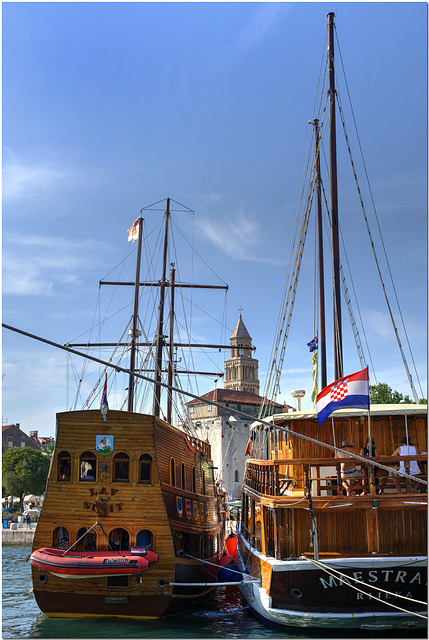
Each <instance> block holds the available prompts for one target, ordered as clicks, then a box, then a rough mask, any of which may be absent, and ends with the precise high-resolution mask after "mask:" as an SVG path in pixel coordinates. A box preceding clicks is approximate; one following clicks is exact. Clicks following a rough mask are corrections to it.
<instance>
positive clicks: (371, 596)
mask: <svg viewBox="0 0 429 640" xmlns="http://www.w3.org/2000/svg"><path fill="white" fill-rule="evenodd" d="M303 555H304V556H305V558H306V559H307V560H308V561H309V562H311V563H312V564H314V565H315V566H316V567H317V568H318V569H321V570H322V571H325V573H327V574H328V575H330V576H332V577H333V578H335V577H337V576H344V578H342V577H337V580H340V582H343V583H344V584H347V585H348V586H349V587H351V588H352V589H355V590H356V591H359V592H360V593H362V594H363V595H365V596H368V597H370V598H373V599H374V600H378V601H379V602H381V603H382V604H386V605H387V606H389V607H393V608H394V609H398V610H399V611H403V612H404V613H408V614H410V615H413V616H417V617H418V618H423V619H424V620H427V616H424V615H422V614H420V613H417V612H415V611H408V609H403V608H402V607H398V606H397V605H395V604H392V603H391V602H387V601H386V600H382V599H381V598H377V596H374V595H372V593H368V592H367V591H364V590H363V589H359V588H358V587H355V586H354V585H353V584H350V582H349V580H353V581H354V582H359V584H363V585H364V586H365V587H369V588H373V589H377V590H378V591H383V593H388V594H389V595H392V596H394V597H396V598H404V599H405V600H411V601H412V602H416V603H418V604H423V605H425V606H426V607H427V603H426V602H422V601H421V600H414V599H413V598H407V597H406V596H401V595H399V594H397V593H392V592H391V591H385V590H384V589H381V588H379V587H375V586H373V585H371V584H367V583H366V582H362V581H361V580H357V579H356V578H352V577H351V576H348V575H347V574H345V573H341V572H340V571H337V570H336V569H333V568H332V567H330V569H331V570H329V569H327V567H326V566H325V565H324V564H322V563H321V562H318V561H317V560H313V559H312V558H309V557H308V556H307V555H306V554H303ZM333 572H335V573H336V574H337V576H335V575H334V573H333Z"/></svg>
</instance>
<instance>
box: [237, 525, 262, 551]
mask: <svg viewBox="0 0 429 640" xmlns="http://www.w3.org/2000/svg"><path fill="white" fill-rule="evenodd" d="M242 532H243V533H244V538H245V539H246V540H248V541H249V542H250V545H251V546H252V547H253V548H254V549H256V550H257V551H260V552H262V539H261V537H260V536H258V535H256V534H255V533H252V532H251V530H250V529H249V528H248V527H246V526H245V525H243V524H242Z"/></svg>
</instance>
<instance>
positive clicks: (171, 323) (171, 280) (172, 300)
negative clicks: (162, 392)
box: [167, 264, 176, 424]
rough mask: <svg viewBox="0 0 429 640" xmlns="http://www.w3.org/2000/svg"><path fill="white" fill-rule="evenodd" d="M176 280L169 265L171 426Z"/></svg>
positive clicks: (169, 400)
mask: <svg viewBox="0 0 429 640" xmlns="http://www.w3.org/2000/svg"><path fill="white" fill-rule="evenodd" d="M175 280H176V269H175V268H174V264H172V265H171V271H170V340H169V357H168V380H167V382H168V387H169V390H168V394H167V422H168V423H169V424H171V418H172V405H173V391H172V390H171V387H172V386H173V366H174V364H173V358H174V283H175Z"/></svg>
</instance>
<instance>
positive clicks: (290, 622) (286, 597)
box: [238, 406, 427, 630]
mask: <svg viewBox="0 0 429 640" xmlns="http://www.w3.org/2000/svg"><path fill="white" fill-rule="evenodd" d="M401 412H402V413H401ZM404 414H406V419H407V422H406V423H405V417H404ZM313 416H314V417H313ZM426 420H427V418H426V412H425V411H424V410H423V409H420V408H419V407H403V408H400V407H398V408H397V409H393V410H391V411H389V410H388V409H387V408H385V407H382V406H381V407H378V408H377V407H372V414H371V425H372V434H373V437H374V438H375V441H376V442H377V444H378V446H379V447H380V450H381V451H382V452H383V453H384V456H383V454H382V453H380V455H379V457H378V458H377V461H379V462H380V463H381V464H383V466H385V467H386V465H389V464H390V465H392V464H394V463H395V461H396V460H397V458H395V457H392V456H391V452H392V451H393V450H394V449H395V447H396V443H397V442H400V440H401V438H402V437H403V436H404V435H405V424H407V428H408V433H409V434H411V438H412V439H413V442H416V443H417V444H418V449H419V451H426V450H427V421H426ZM273 422H274V426H273V428H272V429H271V430H270V431H269V440H268V442H267V441H265V443H266V444H265V451H266V452H267V455H266V457H263V458H262V457H257V456H254V457H253V458H252V459H251V460H249V461H248V463H247V468H246V477H245V482H244V485H243V496H242V510H241V522H240V535H239V538H240V544H239V551H240V553H239V563H238V564H239V568H240V570H242V571H246V572H247V574H248V575H249V576H255V577H257V578H258V581H257V582H251V581H250V579H245V580H244V581H243V583H242V584H241V585H240V590H241V592H242V594H243V595H244V597H245V599H246V600H247V602H248V603H249V605H250V606H251V607H252V608H253V609H254V611H255V612H257V613H258V614H259V615H260V616H262V617H263V618H266V619H267V620H270V621H271V622H273V623H276V624H279V625H284V626H288V627H308V628H319V627H323V628H326V629H329V628H332V629H336V628H344V629H362V630H371V629H374V630H377V629H378V630H382V629H391V628H398V629H399V628H403V629H407V628H426V626H427V604H426V603H427V495H426V487H427V485H426V484H425V483H423V484H422V485H421V487H420V488H419V492H418V493H412V492H411V491H412V490H413V486H412V485H413V483H411V485H410V484H409V483H408V482H405V481H401V482H402V487H401V488H405V491H406V493H402V492H400V493H399V492H398V490H397V488H396V487H395V484H394V482H393V478H392V473H394V469H393V471H392V473H391V474H390V475H389V474H385V475H384V476H382V475H380V476H379V477H377V476H376V475H375V473H374V472H373V471H371V469H369V470H367V469H368V467H367V465H366V464H365V460H369V459H365V458H362V463H364V464H363V465H362V467H363V469H364V471H366V476H365V477H366V478H367V480H366V481H365V485H361V490H360V491H359V490H357V492H356V493H357V494H356V495H355V494H350V495H346V490H345V489H343V487H342V486H341V467H340V464H341V462H340V460H344V459H347V457H342V458H341V459H340V458H338V457H334V456H332V454H331V452H330V451H329V450H326V449H325V448H324V447H323V445H322V444H319V443H315V442H314V441H313V442H311V441H309V440H305V439H303V438H299V437H298V436H297V434H301V435H304V436H306V437H308V438H313V439H315V440H322V436H323V437H324V439H325V442H327V443H328V444H333V442H332V440H333V433H335V437H336V442H337V443H338V442H342V441H344V440H346V439H348V440H350V441H351V442H354V443H356V444H357V443H364V442H365V439H366V437H367V424H366V420H365V415H361V414H360V413H359V412H357V411H356V412H354V413H353V412H352V411H349V412H346V411H343V412H342V413H340V415H336V416H334V418H333V421H332V423H331V425H330V427H331V428H330V429H329V430H328V429H326V430H325V431H324V432H323V433H322V432H321V429H320V427H319V426H318V423H317V416H315V414H313V415H312V413H311V412H302V414H299V413H296V414H292V415H291V416H287V415H281V416H274V418H273ZM283 427H286V428H287V429H290V432H293V433H292V434H289V433H287V432H286V431H285V430H284V429H283ZM257 428H259V427H257ZM265 433H266V432H262V430H261V434H262V435H264V436H265ZM258 437H259V435H258V434H257V438H258ZM257 438H256V442H257ZM261 449H262V448H261ZM346 456H347V454H346ZM371 460H372V459H371ZM351 462H352V463H355V464H356V461H355V459H351ZM418 462H419V465H420V474H419V478H421V479H423V480H424V482H426V478H427V476H426V473H425V472H426V464H427V458H426V456H425V455H423V454H422V455H419V456H418ZM405 463H407V462H406V461H405ZM407 464H409V462H408V463H407ZM368 466H369V465H368ZM385 471H387V469H385ZM362 477H364V476H362ZM383 479H384V483H383V484H381V482H382V481H383ZM357 484H358V483H357ZM380 486H382V487H383V493H378V491H377V490H378V489H379V487H380ZM364 488H367V490H368V491H369V493H368V494H364V492H363V489H364Z"/></svg>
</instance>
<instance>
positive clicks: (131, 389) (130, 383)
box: [128, 217, 143, 411]
mask: <svg viewBox="0 0 429 640" xmlns="http://www.w3.org/2000/svg"><path fill="white" fill-rule="evenodd" d="M138 234H139V235H138V239H137V260H136V279H135V284H134V309H133V327H132V329H131V353H130V375H129V381H128V411H133V405H134V371H135V369H136V351H137V345H136V342H137V338H138V337H139V336H140V332H139V331H138V330H137V322H138V310H139V286H140V262H141V255H142V236H143V218H142V217H140V218H139V231H138Z"/></svg>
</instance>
